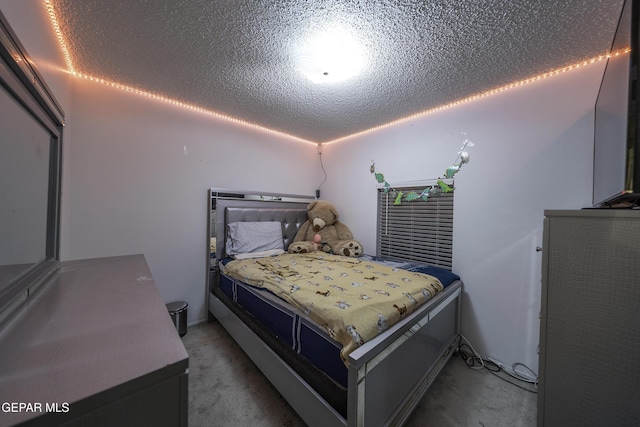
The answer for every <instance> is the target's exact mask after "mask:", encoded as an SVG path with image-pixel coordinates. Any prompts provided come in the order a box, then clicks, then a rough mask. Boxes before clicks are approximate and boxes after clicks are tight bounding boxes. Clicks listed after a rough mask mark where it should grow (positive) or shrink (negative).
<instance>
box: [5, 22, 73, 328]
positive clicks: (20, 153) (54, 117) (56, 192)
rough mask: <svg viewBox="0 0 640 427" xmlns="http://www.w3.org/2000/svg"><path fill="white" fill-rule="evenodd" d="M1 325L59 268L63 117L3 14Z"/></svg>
mask: <svg viewBox="0 0 640 427" xmlns="http://www.w3.org/2000/svg"><path fill="white" fill-rule="evenodd" d="M0 111H1V112H2V113H1V114H0V135H1V137H0V200H2V202H1V203H0V323H2V322H3V321H5V320H7V319H9V318H10V316H11V315H12V313H14V312H15V311H16V310H17V309H18V308H19V307H21V306H22V305H23V304H24V303H25V302H26V301H28V299H29V298H31V296H32V295H33V294H34V292H35V291H36V289H38V288H39V287H40V286H41V285H43V284H44V283H46V281H47V280H46V279H47V278H49V277H50V275H51V273H52V272H54V271H55V270H56V269H57V268H58V267H59V264H60V263H59V257H58V228H59V211H60V166H61V158H62V151H61V144H62V143H61V141H62V126H63V125H64V113H63V112H62V109H61V108H60V107H59V105H58V103H57V102H56V100H55V98H54V97H53V95H51V92H50V91H49V88H48V87H47V85H46V84H45V83H44V80H43V79H42V77H41V76H40V74H39V73H38V71H37V70H36V69H35V67H34V66H33V61H31V60H30V59H29V57H28V56H27V54H26V52H25V50H24V47H23V46H22V45H21V44H20V42H19V41H18V39H17V37H16V35H15V33H14V32H13V30H12V29H11V28H10V27H9V24H8V22H7V20H6V18H5V17H4V15H3V14H2V12H0Z"/></svg>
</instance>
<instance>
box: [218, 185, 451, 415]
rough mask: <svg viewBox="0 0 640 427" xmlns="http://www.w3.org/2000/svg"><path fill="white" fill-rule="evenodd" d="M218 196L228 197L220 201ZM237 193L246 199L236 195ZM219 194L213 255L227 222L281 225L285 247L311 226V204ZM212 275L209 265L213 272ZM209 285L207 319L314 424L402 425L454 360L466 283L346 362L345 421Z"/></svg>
mask: <svg viewBox="0 0 640 427" xmlns="http://www.w3.org/2000/svg"><path fill="white" fill-rule="evenodd" d="M220 194H225V196H223V197H219V195H220ZM234 194H236V195H238V194H245V193H242V192H241V193H239V192H235V193H234ZM226 196H227V193H220V192H219V191H217V190H216V189H211V190H210V192H209V197H210V199H213V198H215V199H216V201H215V206H216V211H217V215H215V214H213V215H212V211H211V209H210V220H209V228H210V230H209V236H211V235H213V234H212V233H215V235H216V236H217V245H216V254H217V255H218V256H219V257H220V258H221V257H222V256H224V240H225V239H224V237H225V236H226V235H225V229H226V224H227V223H231V222H235V221H261V220H263V221H266V220H268V221H274V220H275V221H281V222H283V224H284V230H285V232H284V239H285V247H286V246H287V245H288V243H289V242H290V241H291V240H292V239H293V237H294V236H295V232H296V231H297V229H298V228H299V227H300V226H301V224H302V223H303V222H304V221H305V220H306V207H307V204H308V200H306V201H301V199H303V198H301V197H300V196H293V199H292V201H290V202H289V201H284V200H283V198H278V197H274V198H272V197H269V198H268V199H264V198H262V199H257V200H256V199H252V200H248V199H245V198H240V199H238V198H236V197H226ZM207 268H208V269H209V263H208V267H207ZM215 270H216V269H214V271H213V274H212V275H211V276H210V275H209V274H208V275H207V277H209V280H208V282H209V283H208V286H207V299H208V303H207V306H208V309H209V312H210V314H211V315H212V316H213V317H214V318H215V319H217V320H218V321H219V322H220V324H221V325H222V326H223V327H224V328H225V329H226V330H227V332H229V334H230V335H231V336H232V337H233V338H234V340H235V341H236V342H237V343H238V344H239V345H240V347H241V348H242V349H243V350H244V352H245V353H246V354H247V355H248V356H249V357H250V358H251V360H252V361H253V362H254V363H255V364H256V366H258V368H259V369H260V370H261V371H262V373H263V374H264V375H265V376H266V377H267V378H268V379H269V381H270V382H271V383H272V384H273V385H274V386H275V387H276V389H277V390H278V391H279V392H280V394H282V396H283V397H284V398H285V399H286V400H287V402H288V403H289V404H290V405H291V407H292V408H293V409H294V410H295V411H296V412H297V413H298V414H299V415H300V417H301V418H302V419H303V420H304V421H305V422H306V423H307V424H308V425H310V426H316V425H317V426H323V427H325V426H348V427H356V426H367V427H370V426H376V425H385V426H386V425H394V426H396V425H402V424H403V423H404V422H405V421H406V420H407V419H408V417H409V416H410V415H411V413H412V412H413V410H414V409H415V407H416V406H417V404H418V403H419V402H420V400H421V398H422V397H423V396H424V394H425V393H426V391H427V390H428V388H429V387H430V385H431V384H432V383H433V381H434V379H435V378H436V376H437V375H438V374H439V373H440V371H441V370H442V367H443V366H444V365H445V363H446V362H447V361H448V360H449V358H450V357H451V355H452V354H453V352H454V350H455V347H456V344H457V339H458V335H459V332H460V308H461V307H460V306H461V300H462V282H461V281H456V282H454V283H452V284H450V285H449V286H447V287H446V288H445V290H444V291H442V292H441V293H439V294H438V295H436V296H435V297H434V298H432V299H431V300H429V301H428V302H427V303H426V304H424V305H423V306H421V307H420V308H419V309H417V310H416V311H415V312H413V313H412V314H411V315H410V316H407V317H406V318H404V319H403V320H402V321H401V322H399V323H397V324H395V325H394V326H392V327H391V328H389V330H387V331H385V333H383V334H381V335H379V336H378V337H376V338H375V339H373V340H371V341H369V342H367V343H365V344H364V345H362V346H361V347H359V348H358V349H357V350H355V351H354V352H352V353H351V354H350V356H349V367H348V388H347V416H346V418H345V417H343V416H342V415H341V414H340V413H339V412H338V411H336V410H335V409H334V408H333V407H332V406H331V405H330V404H329V403H328V402H327V401H326V400H325V399H323V398H322V396H320V395H319V394H318V393H317V392H316V391H315V390H314V389H313V387H311V386H310V385H309V384H308V383H307V382H306V381H305V380H304V379H303V378H302V377H301V376H300V375H299V374H298V373H297V372H296V371H294V370H293V369H292V368H291V367H290V366H289V365H288V364H287V363H286V362H285V361H284V360H283V359H282V358H281V357H280V356H279V355H278V354H277V353H276V352H275V351H274V350H273V349H271V348H270V347H269V346H268V345H267V344H266V343H265V342H264V341H263V340H262V339H261V338H260V337H259V336H258V335H257V334H256V333H255V332H254V331H253V330H252V329H251V328H250V327H249V326H248V325H247V324H246V323H245V322H244V321H243V320H241V319H240V318H239V317H238V316H237V315H236V314H235V313H234V312H233V311H232V310H231V309H230V308H229V307H227V305H226V304H225V303H224V302H222V301H221V300H220V299H219V298H217V297H216V296H215V295H214V294H213V293H211V290H212V289H213V288H212V287H213V286H216V280H215V279H216V277H215V275H216V274H219V273H218V272H217V271H215Z"/></svg>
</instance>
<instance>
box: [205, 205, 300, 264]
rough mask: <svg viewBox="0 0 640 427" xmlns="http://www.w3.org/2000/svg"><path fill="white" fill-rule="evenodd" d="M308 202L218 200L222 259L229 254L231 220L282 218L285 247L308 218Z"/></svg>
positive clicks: (218, 247)
mask: <svg viewBox="0 0 640 427" xmlns="http://www.w3.org/2000/svg"><path fill="white" fill-rule="evenodd" d="M307 206H308V203H307V202H304V203H292V202H273V201H256V200H218V202H217V206H216V211H217V214H216V218H215V224H213V226H214V227H215V235H216V237H217V239H216V254H218V259H221V258H224V257H226V256H227V255H226V252H225V250H224V246H225V242H226V239H227V224H231V223H232V222H253V221H279V222H281V223H282V236H283V238H284V249H285V250H287V249H288V247H289V244H290V243H291V242H292V241H293V238H294V237H295V236H296V233H297V232H298V229H300V227H301V226H302V224H304V222H305V221H306V220H307Z"/></svg>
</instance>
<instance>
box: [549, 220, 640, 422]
mask: <svg viewBox="0 0 640 427" xmlns="http://www.w3.org/2000/svg"><path fill="white" fill-rule="evenodd" d="M539 381H540V384H539V390H538V426H546V427H555V426H559V427H567V426H580V427H587V426H616V427H621V426H638V425H640V211H638V210H616V209H584V210H576V211H546V212H545V220H544V238H543V262H542V300H541V323H540V367H539Z"/></svg>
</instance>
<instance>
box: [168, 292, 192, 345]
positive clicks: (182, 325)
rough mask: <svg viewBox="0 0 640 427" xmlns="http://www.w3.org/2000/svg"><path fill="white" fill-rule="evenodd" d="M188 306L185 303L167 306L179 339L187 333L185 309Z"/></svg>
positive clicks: (176, 302)
mask: <svg viewBox="0 0 640 427" xmlns="http://www.w3.org/2000/svg"><path fill="white" fill-rule="evenodd" d="M188 308H189V304H187V303H186V302H185V301H174V302H170V303H169V304H167V310H169V314H170V315H171V320H173V324H174V325H176V329H177V330H178V333H179V334H180V336H181V337H183V336H184V335H185V334H186V333H187V309H188Z"/></svg>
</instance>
